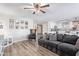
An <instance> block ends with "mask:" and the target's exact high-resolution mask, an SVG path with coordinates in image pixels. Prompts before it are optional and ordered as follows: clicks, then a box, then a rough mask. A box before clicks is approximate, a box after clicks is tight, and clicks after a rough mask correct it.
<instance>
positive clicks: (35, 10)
mask: <svg viewBox="0 0 79 59" xmlns="http://www.w3.org/2000/svg"><path fill="white" fill-rule="evenodd" d="M46 7H49V4H45V5H43V4H41V3H33V4H32V5H31V8H30V7H27V6H26V7H25V8H24V9H32V10H33V14H36V13H39V12H42V13H46V12H45V11H44V10H43V8H46Z"/></svg>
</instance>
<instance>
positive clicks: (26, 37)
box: [0, 3, 79, 56]
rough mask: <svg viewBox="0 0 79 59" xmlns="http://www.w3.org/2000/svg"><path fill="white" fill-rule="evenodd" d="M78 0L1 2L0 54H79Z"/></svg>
mask: <svg viewBox="0 0 79 59" xmlns="http://www.w3.org/2000/svg"><path fill="white" fill-rule="evenodd" d="M78 6H79V3H44V4H43V3H42V4H41V3H0V8H1V9H0V55H2V56H61V55H62V56H79V40H78V36H79V7H78Z"/></svg>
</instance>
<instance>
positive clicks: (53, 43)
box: [46, 41, 61, 48]
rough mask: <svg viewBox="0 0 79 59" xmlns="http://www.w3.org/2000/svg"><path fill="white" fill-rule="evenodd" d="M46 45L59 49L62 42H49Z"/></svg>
mask: <svg viewBox="0 0 79 59" xmlns="http://www.w3.org/2000/svg"><path fill="white" fill-rule="evenodd" d="M46 43H47V45H48V46H51V47H52V48H57V46H58V44H60V43H61V42H59V41H47V42H46Z"/></svg>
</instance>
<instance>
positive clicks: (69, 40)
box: [63, 35, 78, 45]
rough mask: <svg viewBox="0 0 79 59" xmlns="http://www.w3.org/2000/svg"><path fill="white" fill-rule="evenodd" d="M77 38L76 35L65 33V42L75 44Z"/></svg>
mask: <svg viewBox="0 0 79 59" xmlns="http://www.w3.org/2000/svg"><path fill="white" fill-rule="evenodd" d="M77 39H78V36H76V35H64V37H63V42H65V43H70V44H73V45H75V44H76V41H77Z"/></svg>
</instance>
